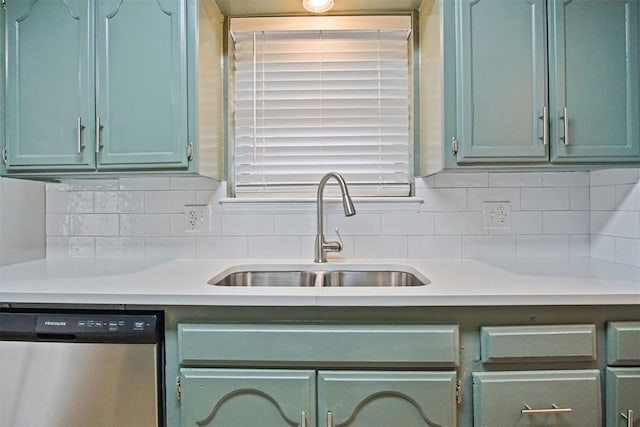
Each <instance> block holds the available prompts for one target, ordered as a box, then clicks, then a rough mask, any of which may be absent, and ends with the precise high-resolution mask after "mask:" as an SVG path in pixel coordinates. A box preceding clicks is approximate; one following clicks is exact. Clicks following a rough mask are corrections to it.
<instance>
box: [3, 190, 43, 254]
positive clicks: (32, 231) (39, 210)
mask: <svg viewBox="0 0 640 427" xmlns="http://www.w3.org/2000/svg"><path fill="white" fill-rule="evenodd" d="M44 190H45V186H44V184H43V183H41V182H36V181H26V180H20V179H9V178H0V265H7V264H13V263H17V262H21V261H28V260H32V259H38V258H44V256H45V226H44V224H45V191H44Z"/></svg>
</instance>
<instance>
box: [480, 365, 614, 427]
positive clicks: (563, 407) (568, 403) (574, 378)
mask: <svg viewBox="0 0 640 427" xmlns="http://www.w3.org/2000/svg"><path fill="white" fill-rule="evenodd" d="M473 417H474V425H477V426H516V425H517V426H541V425H545V426H563V427H569V426H575V427H591V426H592V427H600V426H601V425H602V411H601V407H600V373H599V372H598V371H597V370H576V371H567V370H564V371H562V370H558V371H521V372H480V373H474V374H473Z"/></svg>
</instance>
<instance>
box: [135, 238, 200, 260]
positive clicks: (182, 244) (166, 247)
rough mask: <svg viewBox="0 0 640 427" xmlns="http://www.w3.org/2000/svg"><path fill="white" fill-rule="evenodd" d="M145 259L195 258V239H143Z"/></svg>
mask: <svg viewBox="0 0 640 427" xmlns="http://www.w3.org/2000/svg"><path fill="white" fill-rule="evenodd" d="M144 256H145V257H146V258H195V257H196V238H195V237H145V238H144Z"/></svg>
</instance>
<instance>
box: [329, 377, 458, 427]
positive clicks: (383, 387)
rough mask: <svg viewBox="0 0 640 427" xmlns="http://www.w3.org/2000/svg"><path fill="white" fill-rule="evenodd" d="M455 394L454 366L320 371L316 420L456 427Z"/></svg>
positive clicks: (335, 424)
mask: <svg viewBox="0 0 640 427" xmlns="http://www.w3.org/2000/svg"><path fill="white" fill-rule="evenodd" d="M455 393H456V374H455V372H453V371H445V372H410V371H407V372H400V371H397V372H396V371H384V372H372V371H319V372H318V425H319V426H328V427H329V426H330V427H399V426H402V427H413V426H416V427H418V426H420V427H423V426H432V427H434V426H442V427H445V426H455V425H456V396H455Z"/></svg>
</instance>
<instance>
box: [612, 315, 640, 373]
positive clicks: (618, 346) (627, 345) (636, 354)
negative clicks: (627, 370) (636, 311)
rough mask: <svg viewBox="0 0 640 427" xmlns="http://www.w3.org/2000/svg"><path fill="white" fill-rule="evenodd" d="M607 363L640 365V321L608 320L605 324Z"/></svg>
mask: <svg viewBox="0 0 640 427" xmlns="http://www.w3.org/2000/svg"><path fill="white" fill-rule="evenodd" d="M607 363H608V364H609V365H618V366H633V365H640V322H610V323H609V324H608V325H607Z"/></svg>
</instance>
